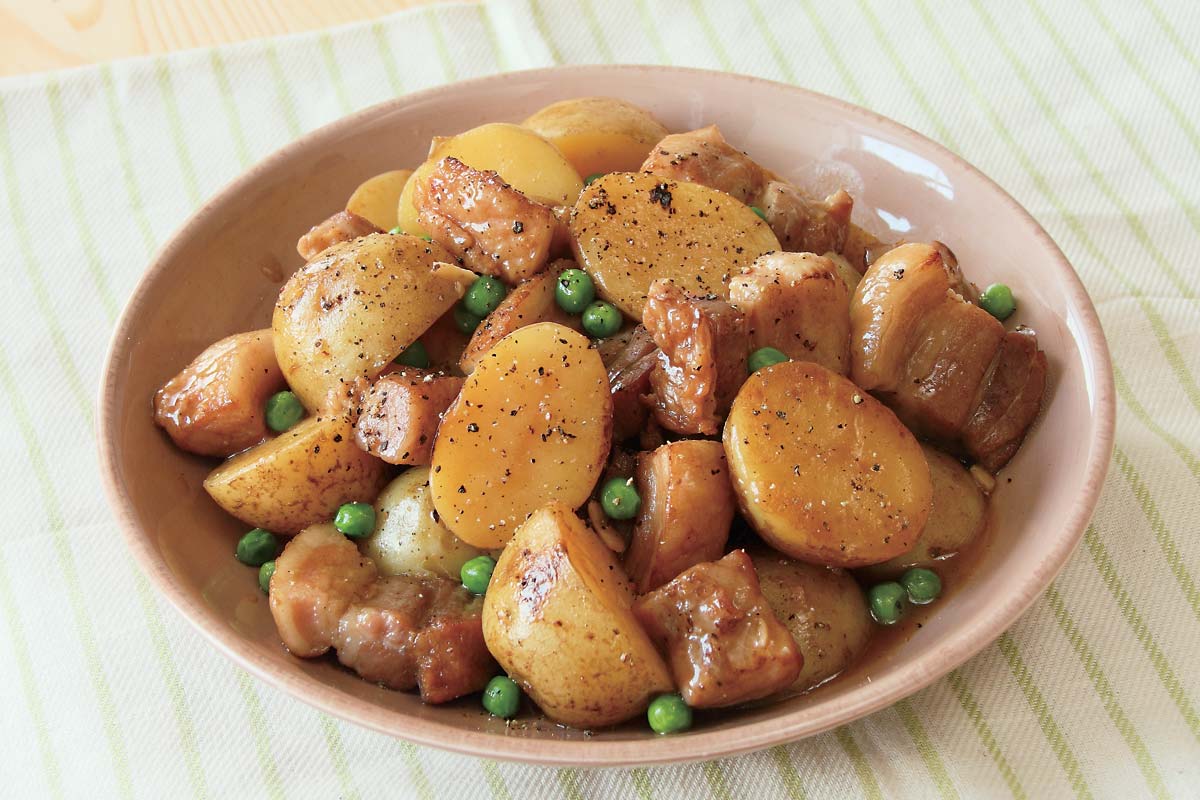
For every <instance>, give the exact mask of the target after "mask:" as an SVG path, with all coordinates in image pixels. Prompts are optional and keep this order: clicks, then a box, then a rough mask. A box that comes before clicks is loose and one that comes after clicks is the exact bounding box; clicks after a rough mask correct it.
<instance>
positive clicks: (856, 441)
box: [723, 361, 933, 567]
mask: <svg viewBox="0 0 1200 800" xmlns="http://www.w3.org/2000/svg"><path fill="white" fill-rule="evenodd" d="M723 441H724V444H725V454H726V457H727V458H728V459H729V468H730V473H731V475H732V476H733V485H734V490H735V491H736V493H737V495H738V502H739V503H740V505H741V507H742V511H743V513H744V514H745V516H746V518H747V520H748V521H749V522H750V524H751V525H753V526H754V529H755V530H756V531H758V533H759V535H760V536H762V538H763V539H764V540H766V542H767V543H768V544H770V545H771V546H772V547H774V548H775V549H776V550H779V551H780V552H781V553H785V554H787V555H790V556H792V557H793V558H798V559H801V560H802V561H808V562H810V563H813V564H824V565H826V566H831V567H858V566H864V565H866V564H876V563H879V562H881V561H886V560H888V559H889V558H893V557H894V556H898V555H900V554H901V553H903V552H904V551H905V550H908V549H909V548H910V547H912V545H913V543H914V542H915V541H916V539H917V536H918V535H920V533H921V530H922V529H923V528H924V526H925V521H926V519H928V517H929V509H930V503H931V497H932V492H933V490H932V487H931V486H930V479H929V465H928V464H927V463H926V461H925V455H924V453H922V452H921V447H920V445H919V444H917V440H916V439H915V438H914V437H913V435H912V434H911V433H910V432H909V431H908V429H907V428H905V427H904V425H903V424H901V422H900V421H899V420H898V419H896V415H895V414H893V413H892V412H891V411H890V410H888V409H887V408H886V407H885V406H884V405H883V404H882V403H880V402H879V401H877V400H875V398H873V397H871V396H870V395H869V394H867V393H866V392H864V391H863V390H861V389H859V388H858V387H857V386H855V385H854V384H853V383H851V382H850V381H848V380H847V379H845V378H843V377H842V376H841V375H838V374H836V373H834V372H831V371H829V370H828V369H825V368H824V367H822V366H820V365H818V364H813V363H809V362H805V361H788V362H785V363H782V364H776V365H774V366H771V367H766V368H764V369H760V370H758V371H757V372H755V373H754V374H753V375H751V376H750V378H749V379H748V380H747V381H746V383H745V384H743V386H742V389H741V391H740V392H738V396H737V398H736V399H735V400H734V401H733V408H732V409H731V410H730V412H729V417H728V419H727V420H726V422H725V432H724V439H723Z"/></svg>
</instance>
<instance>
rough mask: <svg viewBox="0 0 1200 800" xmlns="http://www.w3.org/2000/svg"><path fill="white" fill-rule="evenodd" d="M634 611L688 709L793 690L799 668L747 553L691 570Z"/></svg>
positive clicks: (800, 662)
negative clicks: (665, 662)
mask: <svg viewBox="0 0 1200 800" xmlns="http://www.w3.org/2000/svg"><path fill="white" fill-rule="evenodd" d="M633 610H634V613H635V614H636V615H637V618H638V621H639V622H641V623H642V626H643V627H644V628H645V629H646V632H647V633H648V634H650V638H651V639H653V640H654V641H655V643H656V644H657V645H658V647H659V649H660V650H662V651H663V652H665V653H666V654H667V660H668V661H669V663H670V665H671V672H672V673H673V674H674V676H675V682H676V684H677V685H678V686H679V690H680V692H681V693H682V694H683V699H684V700H685V701H687V704H688V705H689V706H691V707H693V708H717V707H720V706H729V705H734V704H736V703H744V702H747V701H750V700H757V699H759V698H760V697H766V696H767V695H770V694H773V693H775V692H777V691H780V690H782V689H786V688H787V687H788V686H790V685H791V684H792V683H793V682H794V681H795V680H796V678H797V677H798V676H799V675H800V669H801V668H802V667H803V665H804V658H803V656H801V655H800V648H799V647H797V646H796V642H795V640H794V639H792V635H791V634H790V633H789V632H788V629H787V628H785V627H784V626H783V623H781V622H780V621H779V620H778V619H777V618H776V617H775V613H774V612H773V611H772V610H771V606H770V605H769V604H768V603H767V600H766V598H764V597H763V594H762V590H761V589H760V588H759V585H758V575H757V574H756V573H755V571H754V564H753V563H752V562H751V561H750V557H749V556H747V555H746V551H744V550H735V551H733V552H732V553H730V554H729V555H727V556H725V557H724V558H722V559H721V560H720V561H710V562H707V563H704V564H698V565H696V566H694V567H692V568H691V569H689V570H687V571H686V572H684V573H683V574H682V575H680V576H679V577H677V578H675V580H673V581H671V582H670V583H668V584H667V585H666V586H663V587H662V588H661V589H657V590H656V591H653V592H651V593H650V594H648V595H645V596H644V597H642V598H640V599H639V600H638V601H637V602H636V603H634V606H633Z"/></svg>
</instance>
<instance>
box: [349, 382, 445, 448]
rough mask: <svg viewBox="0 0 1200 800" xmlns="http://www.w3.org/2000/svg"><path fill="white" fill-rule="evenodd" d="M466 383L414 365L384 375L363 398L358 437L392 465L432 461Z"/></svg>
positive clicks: (362, 445) (359, 440) (359, 441)
mask: <svg viewBox="0 0 1200 800" xmlns="http://www.w3.org/2000/svg"><path fill="white" fill-rule="evenodd" d="M462 384H463V379H462V378H457V377H454V376H452V375H442V374H438V373H436V372H430V371H428V370H420V369H415V368H411V367H409V368H405V369H402V370H397V371H396V372H389V373H386V374H384V375H383V376H381V377H380V378H379V379H378V380H376V381H375V383H374V384H372V385H371V388H370V389H369V390H368V391H367V392H366V394H365V395H364V397H363V401H362V413H361V414H359V417H358V421H357V422H356V423H355V424H354V438H355V441H357V442H358V446H359V447H361V448H362V449H363V450H365V451H367V452H368V453H370V454H371V455H374V456H378V457H379V458H381V459H383V460H384V461H386V462H387V463H389V464H409V465H425V464H428V463H429V462H430V459H431V457H432V455H433V440H434V436H435V434H436V433H437V426H438V423H439V422H441V420H442V415H443V414H445V413H446V409H447V408H449V407H450V404H451V403H453V402H454V398H456V397H458V392H459V390H460V389H461V388H462Z"/></svg>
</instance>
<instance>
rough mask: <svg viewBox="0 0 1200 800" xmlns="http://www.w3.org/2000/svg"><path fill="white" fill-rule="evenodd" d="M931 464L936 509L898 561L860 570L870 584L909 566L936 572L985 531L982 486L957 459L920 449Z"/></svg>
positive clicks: (890, 560) (934, 506) (927, 448)
mask: <svg viewBox="0 0 1200 800" xmlns="http://www.w3.org/2000/svg"><path fill="white" fill-rule="evenodd" d="M921 449H922V450H924V451H925V459H926V460H927V461H928V462H929V477H930V480H931V481H932V483H933V510H931V511H930V512H929V521H928V522H926V523H925V528H924V529H923V530H922V531H921V535H920V536H918V537H917V543H916V544H914V545H913V546H912V548H911V549H909V550H908V551H906V552H904V553H901V554H900V555H898V556H896V557H895V558H892V559H889V560H887V561H884V562H883V563H882V564H874V565H872V566H869V567H863V568H861V569H859V570H858V574H859V575H862V576H863V577H864V578H865V579H867V580H870V581H882V580H890V579H892V578H896V577H898V576H900V575H901V574H902V573H903V572H904V571H905V570H907V569H909V568H910V567H924V568H925V569H936V568H937V564H938V562H939V561H944V560H946V559H948V558H952V557H954V556H955V555H956V554H957V553H958V552H959V551H961V550H962V549H963V548H964V547H966V546H967V545H968V544H969V543H970V542H971V540H972V539H974V538H975V537H976V536H978V535H979V534H980V532H982V531H983V528H984V526H985V524H986V522H987V498H986V497H984V495H983V492H981V491H980V490H979V484H978V483H976V482H975V479H974V478H973V477H971V473H970V472H968V471H967V468H966V467H964V466H963V465H962V463H960V462H959V460H958V459H957V458H954V457H953V456H949V455H946V454H945V453H943V452H941V451H940V450H936V449H934V448H932V447H929V446H928V445H924V446H922V448H921Z"/></svg>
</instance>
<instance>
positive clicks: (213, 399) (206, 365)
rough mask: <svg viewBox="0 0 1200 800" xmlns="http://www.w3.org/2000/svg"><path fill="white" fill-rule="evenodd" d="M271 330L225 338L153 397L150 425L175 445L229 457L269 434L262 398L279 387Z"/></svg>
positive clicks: (264, 400) (282, 382) (279, 381)
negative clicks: (164, 433)
mask: <svg viewBox="0 0 1200 800" xmlns="http://www.w3.org/2000/svg"><path fill="white" fill-rule="evenodd" d="M285 385H286V384H285V383H284V380H283V373H281V372H280V371H279V364H278V363H276V361H275V349H274V347H273V346H272V345H271V332H270V331H269V330H266V331H250V332H249V333H236V334H234V335H233V336H226V337H225V338H224V339H222V340H221V341H219V342H217V343H216V344H214V345H211V346H209V347H208V348H207V349H206V350H205V351H204V352H203V353H201V354H200V355H198V356H196V358H195V359H193V360H192V363H190V364H188V365H187V366H186V367H184V368H183V371H182V372H180V373H179V374H178V375H176V376H175V377H174V378H172V379H171V380H169V381H167V382H166V384H164V385H163V387H162V388H161V389H159V390H158V391H157V392H155V393H154V422H155V423H156V424H157V425H158V426H159V427H161V428H162V429H163V430H165V431H166V432H167V434H168V435H169V436H170V437H171V440H172V441H174V442H175V446H176V447H179V448H180V449H182V450H187V451H188V452H190V453H198V454H200V455H202V456H228V455H232V454H234V453H236V452H238V451H241V450H245V449H246V448H247V447H252V446H253V445H256V444H258V443H259V442H261V441H262V440H263V439H266V438H267V437H268V436H270V435H271V434H270V431H268V430H267V423H266V419H265V416H264V414H265V407H266V403H267V398H269V397H270V396H271V395H273V394H274V393H275V392H277V391H279V390H280V389H282V388H284V386H285Z"/></svg>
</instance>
